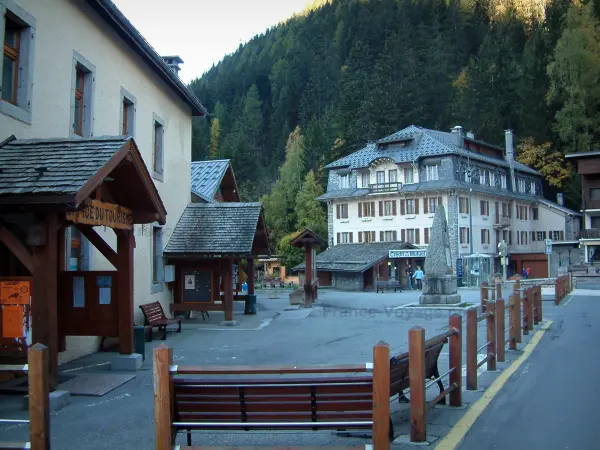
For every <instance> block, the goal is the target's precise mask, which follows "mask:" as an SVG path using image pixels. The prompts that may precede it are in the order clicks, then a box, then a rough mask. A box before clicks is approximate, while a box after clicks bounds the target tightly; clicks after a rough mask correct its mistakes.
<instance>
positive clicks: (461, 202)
mask: <svg viewBox="0 0 600 450" xmlns="http://www.w3.org/2000/svg"><path fill="white" fill-rule="evenodd" d="M458 212H459V213H460V214H469V199H468V198H467V197H459V198H458Z"/></svg>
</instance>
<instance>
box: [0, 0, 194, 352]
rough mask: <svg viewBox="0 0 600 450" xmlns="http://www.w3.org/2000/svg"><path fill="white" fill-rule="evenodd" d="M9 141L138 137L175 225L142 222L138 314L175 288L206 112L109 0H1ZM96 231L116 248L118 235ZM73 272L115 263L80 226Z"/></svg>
mask: <svg viewBox="0 0 600 450" xmlns="http://www.w3.org/2000/svg"><path fill="white" fill-rule="evenodd" d="M0 18H1V20H0V35H1V36H3V37H4V43H5V45H4V58H3V59H0V73H2V74H3V75H2V87H1V88H2V95H1V100H0V141H2V140H3V139H5V138H8V137H9V136H10V135H14V136H16V137H17V139H29V138H68V137H73V138H77V137H78V136H81V137H83V138H85V137H92V136H116V135H123V134H125V135H130V136H132V137H133V138H134V140H135V142H136V144H137V147H138V148H139V151H140V152H141V154H142V157H143V159H144V162H145V164H146V167H147V169H148V171H149V172H150V173H151V174H152V178H153V182H154V184H155V186H156V188H157V189H158V192H159V194H160V197H161V199H162V201H163V203H164V205H165V207H166V210H167V222H166V225H164V226H160V225H158V224H155V225H136V226H135V228H134V235H135V240H136V247H135V262H134V264H135V271H134V302H135V303H134V311H135V320H136V323H140V322H141V320H142V317H141V314H140V311H139V309H138V307H137V306H138V305H139V304H141V303H148V302H152V301H160V302H161V303H162V304H163V308H164V310H165V311H166V312H167V314H168V311H169V308H168V304H169V302H170V301H171V298H172V293H171V292H170V289H169V288H168V286H167V284H165V273H164V266H163V260H162V248H163V247H164V245H165V244H166V243H167V241H168V239H169V236H170V234H171V232H172V230H173V228H174V227H175V225H176V224H177V221H178V220H179V218H180V216H181V213H182V212H183V210H184V209H185V207H186V205H187V204H188V203H190V176H189V174H190V165H191V134H192V116H204V115H205V114H206V112H205V110H204V108H203V106H202V105H201V103H200V101H199V100H198V99H197V98H196V97H195V96H194V94H193V93H191V91H189V89H188V88H187V87H186V86H185V85H184V84H183V83H182V82H181V80H180V79H179V78H178V76H177V70H178V68H177V64H178V63H179V62H181V60H179V59H178V58H177V57H161V56H159V55H158V54H157V53H156V52H155V51H154V50H153V49H152V47H151V46H150V45H149V44H148V43H147V42H146V41H145V40H144V38H143V37H142V36H141V35H140V34H139V33H138V32H137V31H136V30H135V28H134V27H133V26H132V25H131V23H130V22H129V21H128V20H127V19H126V18H125V17H124V16H123V15H122V14H121V13H120V12H119V10H118V9H117V8H116V7H115V5H114V4H113V3H112V2H111V1H109V0H86V1H83V0H81V1H74V0H43V1H41V0H0ZM96 231H97V232H98V233H99V234H100V235H101V236H102V237H103V238H104V239H105V240H106V241H107V242H108V243H109V244H110V245H111V246H113V248H114V247H115V243H116V239H115V235H114V232H113V231H112V230H110V229H105V228H103V227H96ZM68 233H69V234H68V238H67V243H66V245H67V249H66V254H67V255H68V257H67V260H66V267H65V268H64V269H65V270H70V269H75V270H77V269H79V270H108V269H112V266H111V265H110V264H109V263H108V261H107V260H106V259H105V258H104V257H103V256H102V255H101V254H100V253H99V252H98V251H96V250H95V249H94V247H93V246H91V245H90V244H89V243H88V242H86V240H85V238H82V237H81V236H80V235H79V233H77V232H76V230H75V229H74V228H73V227H71V228H70V229H69V231H68ZM98 342H99V338H86V337H79V338H67V351H66V352H63V353H62V354H61V360H62V361H66V360H70V359H73V358H75V357H77V356H80V355H82V354H86V353H89V352H92V351H95V350H97V349H98Z"/></svg>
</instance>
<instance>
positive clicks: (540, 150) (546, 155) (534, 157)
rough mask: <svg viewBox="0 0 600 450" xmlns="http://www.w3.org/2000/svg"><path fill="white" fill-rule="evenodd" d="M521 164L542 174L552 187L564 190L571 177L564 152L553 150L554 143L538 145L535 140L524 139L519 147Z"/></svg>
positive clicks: (518, 156)
mask: <svg viewBox="0 0 600 450" xmlns="http://www.w3.org/2000/svg"><path fill="white" fill-rule="evenodd" d="M517 159H518V160H519V162H521V163H523V164H525V165H527V166H529V167H533V168H534V169H536V170H537V171H538V172H540V173H541V174H542V175H543V176H544V178H545V179H546V181H548V183H549V184H550V185H551V186H555V187H557V188H562V187H563V186H564V183H565V181H566V180H567V179H568V178H569V177H570V176H571V168H570V167H569V165H568V164H565V157H564V155H563V153H562V152H560V151H558V150H556V149H553V148H552V143H550V142H544V143H543V144H536V143H535V142H534V140H533V138H531V137H528V138H524V139H523V140H522V141H521V142H520V144H519V145H518V146H517Z"/></svg>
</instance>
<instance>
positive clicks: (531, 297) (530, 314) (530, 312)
mask: <svg viewBox="0 0 600 450" xmlns="http://www.w3.org/2000/svg"><path fill="white" fill-rule="evenodd" d="M527 298H529V302H527V307H528V308H529V310H528V311H527V319H528V320H527V326H528V327H529V331H533V305H534V302H535V297H534V288H529V289H527Z"/></svg>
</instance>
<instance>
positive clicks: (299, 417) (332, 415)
mask: <svg viewBox="0 0 600 450" xmlns="http://www.w3.org/2000/svg"><path fill="white" fill-rule="evenodd" d="M176 417H177V418H178V420H180V421H186V422H207V423H208V422H210V423H214V422H223V421H226V422H239V423H246V422H242V420H241V414H240V413H237V414H236V413H211V414H208V413H192V412H182V413H181V414H177V415H176ZM372 418H373V413H372V412H371V411H368V412H352V413H344V412H341V411H338V412H328V413H317V420H320V421H321V422H324V421H328V422H330V421H343V422H364V421H369V420H371V419H372ZM247 420H248V422H271V421H272V422H273V423H277V422H281V421H282V420H287V421H299V422H310V421H311V420H312V416H311V414H310V413H304V414H302V413H270V414H269V413H262V414H259V413H253V414H252V415H250V416H248V419H247ZM315 423H318V422H315Z"/></svg>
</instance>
